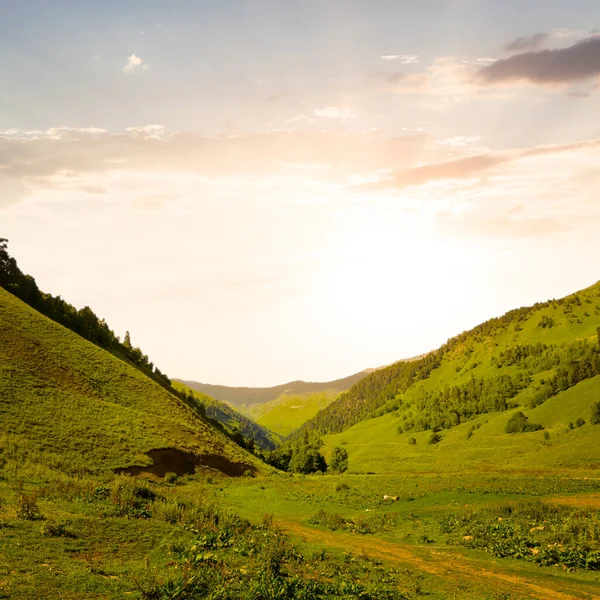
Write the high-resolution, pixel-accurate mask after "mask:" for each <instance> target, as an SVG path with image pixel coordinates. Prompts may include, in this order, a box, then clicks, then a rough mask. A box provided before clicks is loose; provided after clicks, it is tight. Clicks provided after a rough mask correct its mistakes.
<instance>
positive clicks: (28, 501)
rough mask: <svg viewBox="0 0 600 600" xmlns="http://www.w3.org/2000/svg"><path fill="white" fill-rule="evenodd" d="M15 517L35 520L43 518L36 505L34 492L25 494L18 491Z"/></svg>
mask: <svg viewBox="0 0 600 600" xmlns="http://www.w3.org/2000/svg"><path fill="white" fill-rule="evenodd" d="M17 518H19V519H24V520H26V521H37V520H38V519H43V518H44V517H43V516H42V513H41V512H40V509H39V507H38V505H37V497H36V495H35V494H26V493H25V492H20V493H19V497H18V499H17Z"/></svg>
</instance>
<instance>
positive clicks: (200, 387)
mask: <svg viewBox="0 0 600 600" xmlns="http://www.w3.org/2000/svg"><path fill="white" fill-rule="evenodd" d="M365 375H367V371H361V372H360V373H355V374H354V375H350V376H349V377H344V378H343V379H336V380H335V381H327V382H323V383H315V382H310V381H290V382H289V383H284V384H282V385H276V386H274V387H267V388H251V387H228V386H226V385H212V384H210V383H199V382H198V381H184V380H179V381H182V383H185V384H186V385H188V386H189V387H191V388H192V389H193V390H197V391H199V392H202V393H203V394H207V395H208V396H212V397H213V398H216V399H217V400H222V401H223V402H228V403H229V404H232V405H233V406H240V407H245V408H246V409H248V408H249V407H250V406H251V405H254V404H264V403H265V402H270V401H272V400H276V399H277V398H279V397H280V396H283V395H286V396H291V395H305V394H314V393H315V392H325V391H330V390H337V391H338V392H342V391H344V390H347V389H350V388H351V387H352V386H353V385H354V384H355V383H357V382H358V381H360V380H361V379H362V378H363V377H364V376H365Z"/></svg>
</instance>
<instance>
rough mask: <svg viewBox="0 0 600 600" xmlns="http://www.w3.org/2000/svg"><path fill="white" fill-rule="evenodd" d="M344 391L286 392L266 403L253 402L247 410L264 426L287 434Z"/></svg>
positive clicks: (280, 433) (284, 434) (281, 433)
mask: <svg viewBox="0 0 600 600" xmlns="http://www.w3.org/2000/svg"><path fill="white" fill-rule="evenodd" d="M342 391H343V390H340V389H331V390H323V391H319V392H312V393H306V394H288V393H285V394H282V395H281V396H278V397H277V398H275V400H271V401H269V402H265V403H264V404H252V405H251V406H249V407H248V408H247V411H248V413H249V414H250V415H251V416H252V418H253V419H255V420H256V422H257V423H259V424H260V425H262V426H263V427H266V428H267V429H270V430H271V431H274V432H276V433H278V434H279V435H282V436H287V435H289V434H291V433H292V432H293V431H294V430H296V429H298V428H299V427H300V426H301V425H302V424H303V423H306V421H308V420H309V419H311V418H312V417H314V416H315V415H316V414H317V413H318V412H319V410H321V409H323V408H325V407H326V406H328V405H329V404H331V403H332V402H333V401H334V400H335V399H336V398H337V397H338V396H339V394H340V393H341V392H342Z"/></svg>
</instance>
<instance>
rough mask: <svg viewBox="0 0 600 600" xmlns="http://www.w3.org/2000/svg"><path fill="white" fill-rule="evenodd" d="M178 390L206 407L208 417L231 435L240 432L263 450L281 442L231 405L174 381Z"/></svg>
mask: <svg viewBox="0 0 600 600" xmlns="http://www.w3.org/2000/svg"><path fill="white" fill-rule="evenodd" d="M172 383H173V387H174V388H175V389H176V390H179V391H182V392H185V393H188V394H191V395H192V396H193V397H194V398H195V399H196V400H197V401H198V402H200V403H202V404H203V405H204V409H205V411H206V414H207V416H209V417H210V418H211V419H214V420H216V421H218V422H219V423H221V425H223V426H224V427H225V428H226V429H227V431H228V432H229V433H230V434H235V433H236V432H239V433H241V434H242V436H243V437H244V438H245V439H246V440H253V441H254V443H255V444H256V445H257V446H258V447H259V448H261V449H263V450H273V449H274V448H275V447H276V446H277V443H278V442H279V441H280V439H279V436H278V435H276V434H274V433H273V431H269V429H268V428H266V427H264V426H263V425H262V424H259V423H258V422H256V421H253V420H252V419H251V418H249V417H247V416H246V415H243V414H241V413H240V412H238V411H237V410H235V409H234V408H232V407H231V406H230V405H229V404H226V403H225V402H221V401H220V400H216V399H215V398H211V397H210V396H207V395H206V394H203V393H202V392H198V391H196V390H192V388H190V387H188V386H187V385H185V384H184V383H181V382H180V381H173V382H172Z"/></svg>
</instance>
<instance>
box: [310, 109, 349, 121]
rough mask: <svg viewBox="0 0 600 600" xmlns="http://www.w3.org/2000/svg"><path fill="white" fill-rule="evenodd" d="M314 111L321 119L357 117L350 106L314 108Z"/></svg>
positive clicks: (345, 119)
mask: <svg viewBox="0 0 600 600" xmlns="http://www.w3.org/2000/svg"><path fill="white" fill-rule="evenodd" d="M314 113H315V115H317V117H320V118H321V119H341V120H342V121H348V120H349V119H356V117H358V113H357V112H356V111H355V110H353V109H352V108H343V107H339V106H326V107H325V108H316V109H315V111H314Z"/></svg>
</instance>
